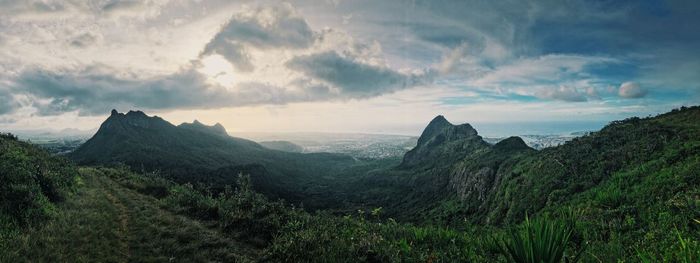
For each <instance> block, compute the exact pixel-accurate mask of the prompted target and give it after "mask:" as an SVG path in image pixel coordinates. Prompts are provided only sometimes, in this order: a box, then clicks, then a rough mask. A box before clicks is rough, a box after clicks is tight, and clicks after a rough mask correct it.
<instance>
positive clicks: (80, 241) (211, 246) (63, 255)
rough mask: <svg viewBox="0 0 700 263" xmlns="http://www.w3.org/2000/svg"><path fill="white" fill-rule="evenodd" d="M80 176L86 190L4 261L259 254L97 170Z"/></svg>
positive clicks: (237, 258) (234, 258) (231, 258)
mask: <svg viewBox="0 0 700 263" xmlns="http://www.w3.org/2000/svg"><path fill="white" fill-rule="evenodd" d="M80 174H81V179H82V180H81V181H82V182H83V183H84V187H81V188H80V190H79V191H78V192H77V193H76V194H75V195H74V196H72V197H70V198H68V199H67V200H66V202H64V203H62V204H60V205H59V206H58V209H57V210H58V212H57V215H56V216H55V217H54V218H53V219H52V220H48V221H47V222H46V224H44V225H42V226H39V227H35V228H31V229H28V231H26V232H25V233H24V234H21V235H19V236H17V237H15V238H14V240H13V241H14V242H11V243H10V244H12V245H11V246H10V248H9V251H10V252H9V253H7V254H6V255H2V256H0V262H95V261H98V262H131V261H135V260H136V261H140V262H170V261H178V262H186V261H192V262H211V261H214V262H218V261H223V262H249V261H252V259H253V258H256V257H257V255H258V253H259V252H258V250H257V249H255V248H253V247H250V246H248V245H246V244H242V243H240V242H238V241H236V240H234V239H231V238H229V237H227V236H226V235H223V234H222V233H221V232H219V230H218V228H217V227H215V226H211V225H207V224H206V223H203V222H200V221H196V220H193V219H190V218H188V217H185V216H180V215H176V214H174V213H172V212H169V211H166V210H163V209H161V208H160V206H159V203H158V202H157V199H155V198H153V197H150V196H146V195H143V194H140V193H138V192H136V191H133V190H131V189H127V188H124V187H121V186H120V185H119V184H117V183H116V182H114V181H113V180H112V179H110V178H109V177H108V176H105V175H104V174H102V173H101V172H100V171H99V170H96V169H92V168H83V169H81V170H80Z"/></svg>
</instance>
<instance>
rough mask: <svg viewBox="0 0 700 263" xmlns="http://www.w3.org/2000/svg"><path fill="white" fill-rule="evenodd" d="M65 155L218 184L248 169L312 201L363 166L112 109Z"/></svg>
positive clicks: (276, 191) (286, 194) (282, 191)
mask: <svg viewBox="0 0 700 263" xmlns="http://www.w3.org/2000/svg"><path fill="white" fill-rule="evenodd" d="M68 157H69V158H71V159H72V160H74V161H75V162H77V163H79V164H82V165H114V164H126V165H128V166H130V167H131V168H132V169H134V170H138V171H141V170H144V171H157V172H160V173H161V174H162V175H163V176H166V177H168V178H171V179H174V180H176V181H178V182H193V183H205V184H214V185H220V187H223V185H225V184H232V183H233V182H234V181H235V179H236V178H237V175H238V174H239V173H245V174H250V175H251V176H252V177H253V178H252V179H253V182H254V184H255V186H256V188H257V190H259V191H261V192H263V193H265V194H268V195H269V196H271V197H281V198H285V199H288V200H290V201H293V202H296V201H299V202H301V201H305V204H308V205H311V206H313V204H315V203H326V202H327V201H325V200H320V199H321V196H320V195H319V191H321V192H323V191H326V190H324V189H327V188H328V185H330V184H336V183H338V182H340V181H341V180H334V178H335V177H343V176H345V175H346V174H347V171H350V169H354V168H357V167H360V169H361V167H363V166H364V165H367V164H366V163H364V162H363V161H360V160H356V159H355V158H352V157H349V156H346V155H341V154H329V153H313V154H301V153H292V152H283V151H278V150H272V149H268V148H265V147H263V146H261V145H260V144H258V143H255V142H253V141H250V140H246V139H241V138H236V137H231V136H229V135H228V134H227V133H226V130H225V129H224V128H223V126H221V125H220V124H217V125H213V126H207V125H204V124H202V123H200V122H199V121H194V122H193V123H183V124H181V125H179V126H175V125H173V124H171V123H169V122H167V121H165V120H163V119H162V118H160V117H158V116H148V115H146V114H145V113H143V112H141V111H129V112H128V113H126V114H124V113H119V112H117V111H115V110H113V111H112V113H111V115H110V116H109V117H108V118H107V119H106V120H105V121H104V122H103V123H102V125H101V126H100V128H99V129H98V131H97V133H96V134H95V135H94V136H93V137H92V138H90V139H89V140H88V141H87V142H85V143H84V144H83V145H82V146H80V147H79V148H78V149H76V150H75V151H74V152H72V153H71V154H70V155H69V156H68ZM309 196H315V197H313V198H312V197H309ZM311 199H313V200H311ZM314 200H318V201H314ZM328 200H330V201H328V202H331V201H332V198H328Z"/></svg>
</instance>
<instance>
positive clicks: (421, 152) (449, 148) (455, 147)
mask: <svg viewBox="0 0 700 263" xmlns="http://www.w3.org/2000/svg"><path fill="white" fill-rule="evenodd" d="M698 165H700V107H692V108H683V109H680V110H674V111H672V112H669V113H666V114H661V115H659V116H656V117H649V118H643V119H642V118H629V119H626V120H622V121H615V122H612V123H610V124H609V125H607V126H606V127H604V128H603V129H602V130H600V131H597V132H592V133H589V134H587V135H584V136H582V137H578V138H575V139H573V140H571V141H568V142H566V143H565V144H563V145H560V146H556V147H550V148H546V149H543V150H541V151H536V150H534V149H532V148H530V147H528V146H527V145H526V144H525V142H524V141H523V140H522V139H521V138H518V137H510V138H508V139H505V140H502V141H500V142H499V143H497V144H495V145H488V144H484V143H482V141H481V140H480V138H479V137H478V135H477V133H476V131H474V130H473V129H472V128H471V127H470V126H467V125H465V124H463V125H459V126H455V125H452V124H450V123H449V122H447V121H446V120H445V119H444V118H443V117H441V116H438V117H436V118H435V119H434V120H433V121H431V122H430V124H428V126H427V127H426V129H425V131H424V132H423V134H422V135H421V138H420V139H419V142H418V145H417V146H416V148H414V149H413V150H411V151H409V153H407V154H406V156H405V157H404V159H403V162H402V164H401V165H400V166H399V167H397V168H393V169H387V170H384V171H381V172H374V173H372V174H371V175H370V176H368V177H366V178H365V179H364V180H365V181H364V183H363V185H364V187H367V186H370V188H371V186H376V187H374V190H366V191H365V192H364V194H358V196H359V197H358V198H360V199H361V200H363V201H362V202H366V203H368V204H369V205H371V206H384V208H385V209H384V211H385V213H386V215H387V216H391V217H393V218H398V219H400V220H409V221H416V222H425V221H430V222H443V223H446V224H461V223H460V222H462V223H463V222H464V221H467V222H472V223H476V224H492V225H503V224H511V223H516V222H520V221H521V220H523V218H524V217H525V215H526V214H530V215H534V214H537V213H539V212H542V211H550V212H552V211H563V210H565V208H566V207H580V208H581V209H587V208H586V207H589V206H590V205H591V204H595V205H594V206H593V207H595V209H594V210H586V213H587V215H588V216H591V217H592V218H600V220H602V221H601V222H603V221H604V220H607V219H605V218H606V216H605V215H615V216H614V218H615V220H625V218H634V220H637V222H641V221H643V222H647V223H648V224H653V222H650V221H649V220H647V219H645V218H640V217H642V216H649V217H653V216H654V215H655V214H658V213H669V214H670V215H672V216H673V217H677V218H685V219H686V220H687V221H685V222H686V223H685V224H687V222H692V219H693V218H698V217H700V213H698V212H697V211H700V210H695V212H693V211H694V209H697V208H698V207H697V202H698V201H700V200H699V199H698V198H697V190H698V189H700V181H698V178H700V174H698V171H700V169H697V168H700V167H698ZM671 185H673V186H671ZM360 188H361V187H357V188H356V189H355V191H360V190H359V189H360ZM380 189H381V190H380ZM387 189H391V190H387ZM621 191H622V192H621ZM382 193H391V196H387V195H386V194H382ZM645 193H653V196H649V195H646V196H645ZM361 195H363V196H361ZM627 195H634V196H635V198H628V197H626V196H627ZM373 200H379V201H373ZM637 200H645V201H637ZM680 200H683V201H680ZM644 202H646V203H644ZM677 202H681V203H682V204H683V205H681V204H680V203H677ZM686 202H690V203H688V204H691V203H694V204H695V205H688V204H686ZM671 203H674V204H675V205H671V206H669V205H670V204H671ZM626 209H633V210H626ZM629 220H631V219H629ZM657 223H659V224H661V223H660V222H657ZM664 224H666V223H664ZM644 227H653V226H651V225H644Z"/></svg>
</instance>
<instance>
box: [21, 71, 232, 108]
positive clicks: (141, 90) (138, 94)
mask: <svg viewBox="0 0 700 263" xmlns="http://www.w3.org/2000/svg"><path fill="white" fill-rule="evenodd" d="M203 83H204V77H203V76H201V75H200V74H198V73H197V72H195V71H192V70H183V71H181V72H177V73H174V74H171V75H166V76H163V77H159V78H153V79H137V78H128V77H117V76H116V75H115V74H113V73H110V72H104V70H102V69H94V68H88V69H84V70H82V71H79V72H68V73H65V72H49V71H44V70H28V71H24V72H22V74H21V75H20V76H19V77H18V79H17V80H16V83H15V87H14V91H15V92H16V93H18V94H25V95H27V96H29V97H32V98H33V103H32V106H33V107H34V108H36V109H37V110H38V113H39V114H40V115H57V114H61V113H64V112H71V111H78V112H80V113H81V114H83V115H94V114H104V113H105V112H107V111H109V109H110V108H113V107H119V106H125V107H139V108H147V109H169V108H192V107H199V108H202V107H217V106H220V105H222V104H223V103H225V102H227V100H233V99H234V98H232V97H231V94H229V93H227V92H226V91H225V90H224V89H222V88H216V87H207V86H205V85H203ZM206 102H210V103H211V104H207V103H206ZM209 105H211V106H209Z"/></svg>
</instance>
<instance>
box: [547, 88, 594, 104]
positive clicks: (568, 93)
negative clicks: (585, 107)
mask: <svg viewBox="0 0 700 263" xmlns="http://www.w3.org/2000/svg"><path fill="white" fill-rule="evenodd" d="M535 94H536V96H537V97H539V98H543V99H552V100H561V101H568V102H583V101H587V100H588V97H587V95H588V94H587V93H584V92H581V91H579V90H577V89H576V88H573V87H567V86H561V87H558V88H543V89H541V90H539V91H537V92H536V93H535Z"/></svg>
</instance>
